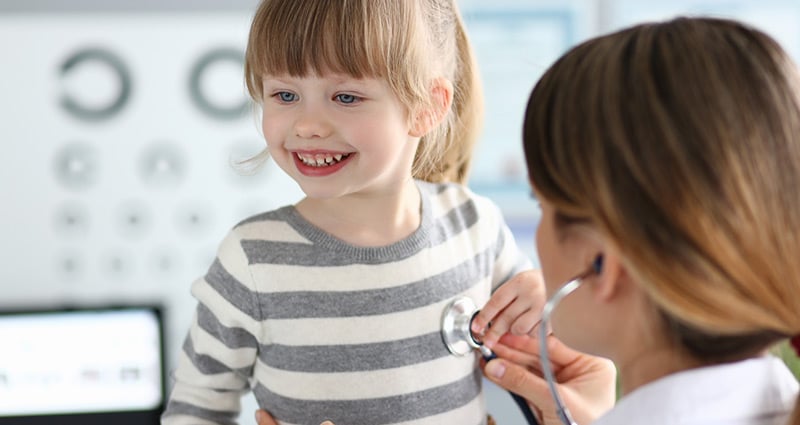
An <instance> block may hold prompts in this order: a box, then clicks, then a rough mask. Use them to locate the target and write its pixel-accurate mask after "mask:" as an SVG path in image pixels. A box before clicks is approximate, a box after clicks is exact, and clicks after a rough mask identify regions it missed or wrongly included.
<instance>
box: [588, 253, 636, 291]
mask: <svg viewBox="0 0 800 425" xmlns="http://www.w3.org/2000/svg"><path fill="white" fill-rule="evenodd" d="M592 270H593V271H594V276H593V279H592V282H593V284H592V286H593V287H594V288H595V290H594V292H595V294H596V296H597V297H599V298H600V299H601V300H609V299H611V298H613V297H614V296H615V295H616V294H618V293H619V291H620V290H622V289H623V288H624V286H625V285H627V284H628V280H629V279H628V274H627V272H626V270H625V267H624V265H623V264H622V261H621V258H620V257H619V256H617V255H614V254H613V253H607V252H606V253H602V254H598V255H597V256H596V257H595V259H594V260H593V261H592Z"/></svg>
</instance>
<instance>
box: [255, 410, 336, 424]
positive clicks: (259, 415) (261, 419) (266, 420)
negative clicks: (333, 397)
mask: <svg viewBox="0 0 800 425" xmlns="http://www.w3.org/2000/svg"><path fill="white" fill-rule="evenodd" d="M256 423H257V424H258V425H278V423H277V422H275V419H273V418H272V416H271V415H270V414H269V413H267V411H266V410H256ZM320 425H333V422H331V421H325V422H323V423H321V424H320Z"/></svg>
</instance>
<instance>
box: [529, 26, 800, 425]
mask: <svg viewBox="0 0 800 425" xmlns="http://www.w3.org/2000/svg"><path fill="white" fill-rule="evenodd" d="M523 133H524V134H523V138H524V148H525V154H526V159H527V165H528V170H529V177H530V179H531V182H532V184H533V185H534V186H535V188H536V190H537V192H538V193H539V195H540V196H542V197H544V198H546V199H547V200H548V201H550V202H552V203H553V205H554V207H555V208H556V210H557V211H558V213H559V214H562V215H564V216H566V217H568V218H572V219H574V220H578V221H581V222H587V223H591V224H592V225H593V226H595V227H596V228H597V229H599V230H600V232H602V233H603V234H605V235H606V236H607V237H608V238H609V239H610V240H611V241H612V242H613V243H614V244H615V245H616V247H618V249H619V250H620V251H621V254H622V258H623V259H624V260H623V261H625V265H626V267H627V269H628V271H629V272H630V273H631V275H632V276H633V277H634V279H635V280H636V281H637V282H638V283H640V284H641V286H642V287H643V289H644V290H645V291H646V293H647V294H648V295H649V297H650V298H651V300H652V301H653V304H654V305H655V306H656V308H657V309H658V310H659V313H660V316H661V317H662V318H663V319H664V324H665V327H664V329H665V332H667V335H671V336H672V337H674V340H675V341H676V343H677V344H679V346H680V347H682V348H683V349H684V350H685V352H686V353H688V354H690V355H691V356H693V357H694V358H696V359H698V360H700V361H701V362H704V363H706V364H713V363H718V362H724V361H729V360H736V359H741V358H746V357H750V356H754V355H757V354H758V353H760V352H762V351H763V350H765V349H767V348H769V347H770V346H771V345H773V344H775V343H776V342H779V341H781V340H784V339H786V338H788V337H793V336H795V335H798V334H800V261H799V260H798V259H799V258H800V77H799V76H798V72H797V68H796V67H795V65H794V64H793V63H792V61H791V59H790V58H789V57H788V55H787V54H786V52H784V51H783V50H782V49H781V47H780V46H779V45H778V43H777V42H775V41H774V40H773V39H772V38H770V37H769V36H767V35H766V34H764V33H763V32H760V31H758V30H755V29H753V28H750V27H747V26H745V25H743V24H741V23H737V22H734V21H729V20H722V19H712V18H678V19H675V20H672V21H669V22H664V23H654V24H643V25H639V26H636V27H632V28H630V29H626V30H622V31H619V32H616V33H613V34H609V35H606V36H602V37H599V38H596V39H593V40H590V41H588V42H586V43H584V44H581V45H579V46H577V47H575V48H574V49H573V50H571V51H570V52H568V53H567V54H566V55H565V56H563V57H562V58H561V59H559V60H558V61H557V62H556V63H555V64H554V65H553V67H551V68H550V69H549V70H548V71H547V72H546V73H545V75H544V76H543V77H542V78H541V79H540V81H539V82H538V83H537V85H536V87H535V89H534V91H533V93H532V94H531V98H530V101H529V103H528V109H527V111H526V117H525V125H524V131H523ZM791 423H792V424H800V414H799V413H798V407H797V404H796V405H795V411H794V413H793V415H792V422H791Z"/></svg>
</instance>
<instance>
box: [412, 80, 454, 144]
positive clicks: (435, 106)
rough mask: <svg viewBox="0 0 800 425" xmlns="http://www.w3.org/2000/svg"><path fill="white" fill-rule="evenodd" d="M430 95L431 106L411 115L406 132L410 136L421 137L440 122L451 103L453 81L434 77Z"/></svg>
mask: <svg viewBox="0 0 800 425" xmlns="http://www.w3.org/2000/svg"><path fill="white" fill-rule="evenodd" d="M431 97H432V99H433V102H432V103H431V107H430V108H425V109H422V110H421V111H419V112H418V113H417V115H416V116H415V117H413V121H412V123H411V130H410V131H409V133H408V134H409V135H410V136H412V137H422V136H424V135H426V134H428V132H430V131H431V130H433V129H434V128H435V127H436V126H437V125H439V124H441V123H442V121H443V120H444V118H445V117H446V116H447V113H448V112H449V111H450V106H451V105H452V104H453V83H452V82H450V80H448V79H446V78H437V79H435V80H434V81H433V85H432V86H431Z"/></svg>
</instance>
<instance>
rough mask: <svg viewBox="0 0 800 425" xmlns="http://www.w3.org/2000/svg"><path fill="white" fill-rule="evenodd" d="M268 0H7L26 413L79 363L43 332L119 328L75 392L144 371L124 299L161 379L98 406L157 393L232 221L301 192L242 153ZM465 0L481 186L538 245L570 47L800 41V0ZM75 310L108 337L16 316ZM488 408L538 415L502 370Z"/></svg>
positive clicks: (95, 341)
mask: <svg viewBox="0 0 800 425" xmlns="http://www.w3.org/2000/svg"><path fill="white" fill-rule="evenodd" d="M256 4H257V0H226V1H218V0H202V1H197V0H194V1H190V0H160V1H157V0H148V1H142V0H136V1H134V0H115V1H108V0H72V1H69V2H65V1H62V0H0V55H1V56H0V140H2V159H3V165H2V166H0V193H2V196H3V199H4V202H3V206H2V208H0V215H1V217H2V219H1V220H0V235H2V237H1V238H0V255H1V256H2V257H1V258H2V260H1V261H2V267H0V310H2V311H3V312H6V313H7V312H14V313H16V314H15V315H13V316H8V317H12V318H14V319H16V320H17V321H9V320H8V319H6V320H5V321H3V320H2V319H0V338H3V340H2V341H0V346H2V347H3V348H2V349H1V350H0V351H4V352H5V353H6V354H5V357H3V354H0V422H3V417H9V416H13V415H22V414H38V413H63V412H62V410H63V406H61V407H59V406H56V407H54V406H53V405H52V403H50V401H48V400H46V399H50V397H49V395H50V394H52V395H56V394H59V393H63V392H64V390H67V391H68V390H69V388H71V387H68V386H66V385H67V384H68V382H67V381H68V380H67V379H66V378H64V377H65V376H67V374H70V373H74V371H69V370H61V369H59V368H58V367H56V366H53V367H48V368H37V366H36V364H34V363H31V364H30V365H29V367H27V368H24V371H25V372H24V373H22V372H20V371H21V370H23V369H20V368H19V366H18V364H19V363H13V362H19V361H25V360H26V359H27V360H30V361H32V360H31V359H36V361H41V362H49V363H51V364H52V363H53V362H57V359H53V358H50V359H49V360H46V357H44V358H41V359H40V358H39V357H36V356H35V355H31V353H33V352H34V351H35V349H39V348H40V349H46V350H49V352H50V353H52V352H54V351H55V352H63V351H64V350H77V351H75V353H74V355H75V356H76V358H81V354H80V353H81V352H86V353H91V352H96V351H97V350H108V346H109V344H111V346H112V347H116V350H114V349H112V350H110V351H104V353H106V354H105V355H104V358H105V359H107V360H108V359H110V360H109V361H108V365H106V366H105V369H102V368H99V369H98V368H95V369H96V370H94V372H95V373H90V374H87V373H83V375H81V376H79V377H78V378H76V379H73V380H69V384H70V385H72V384H75V383H76V382H78V385H79V387H78V391H80V390H81V389H83V390H87V389H91V388H110V387H113V388H116V389H117V390H120V391H123V392H122V393H121V394H125V393H124V391H125V389H126V388H134V387H131V386H130V385H132V384H130V382H134V381H136V379H131V376H132V375H131V374H128V375H127V380H123V379H122V378H121V376H122V375H124V374H116V375H114V374H113V373H111V372H109V371H111V370H116V369H114V368H117V369H118V368H120V367H122V366H120V365H122V363H124V362H128V363H126V364H130V363H131V361H133V362H134V363H135V362H136V360H135V359H134V360H131V359H129V357H130V356H125V353H126V352H130V350H131V348H130V347H128V345H130V344H128V345H126V344H117V343H110V342H109V341H110V340H109V339H108V338H110V335H112V334H113V333H114V332H113V330H108V329H106V328H107V327H105V328H103V327H102V326H100V327H98V326H99V325H98V323H97V322H103V321H105V322H106V323H108V321H107V320H106V319H107V318H108V316H104V315H102V314H99V313H108V311H106V309H108V308H112V309H114V308H117V307H123V309H124V308H128V307H131V306H134V307H137V306H138V307H142V309H141V310H142V311H145V312H150V313H152V312H154V311H155V313H152V314H145V316H147V317H149V318H148V319H145V320H144V321H142V322H141V323H139V324H138V325H131V326H132V327H126V326H128V325H126V324H125V323H128V322H126V321H125V320H122V322H120V323H122V324H120V327H119V328H116V329H129V332H130V333H129V334H126V335H135V336H131V338H130V340H131V341H133V340H134V339H136V340H137V341H139V345H138V346H137V348H136V349H137V350H143V351H147V350H148V349H150V350H151V354H152V353H156V356H155V357H152V356H150V357H147V356H145V357H147V360H146V362H145V363H146V364H142V365H139V366H141V367H140V369H137V371H138V372H137V374H134V375H135V376H134V377H139V378H142V376H144V375H147V374H150V375H147V376H150V378H149V380H147V382H148V384H146V385H144V387H142V386H141V385H139V386H138V387H135V388H137V390H136V391H144V392H145V393H147V392H148V391H150V393H149V394H147V395H143V396H141V397H139V399H141V400H143V401H142V402H140V403H133V404H132V405H128V404H125V403H123V402H119V403H116V402H114V401H113V400H112V401H109V402H107V403H106V404H103V405H100V406H94V405H88V404H87V406H86V407H85V409H84V410H87V411H94V410H92V409H95V410H97V411H115V410H137V409H157V408H158V406H160V403H161V402H162V400H161V397H162V396H163V394H161V393H162V391H163V390H164V388H163V387H164V385H166V387H167V388H166V389H167V390H168V386H169V380H168V378H167V379H166V384H162V383H161V381H160V379H161V377H162V376H168V373H169V371H170V370H171V368H172V367H173V366H174V360H175V359H176V358H177V352H178V350H179V348H180V345H181V343H182V341H183V338H184V335H185V332H186V330H187V328H188V326H189V322H190V320H191V317H192V314H193V309H194V301H193V299H192V298H191V297H190V295H189V285H190V284H191V282H192V281H193V280H194V279H195V278H197V277H199V276H201V275H203V274H204V273H205V271H206V270H207V268H208V266H209V265H210V262H211V260H212V259H213V256H214V253H215V251H216V247H217V244H218V243H219V241H220V240H221V238H222V237H223V236H224V234H225V233H226V232H227V231H228V229H229V228H230V227H231V226H233V225H234V224H235V223H236V222H238V221H239V220H240V219H242V218H244V217H246V216H248V215H250V214H252V213H255V212H258V211H263V210H268V209H273V208H276V207H278V206H281V205H284V204H287V203H292V202H295V201H296V200H298V199H299V197H300V196H301V192H300V191H299V189H298V188H297V186H296V185H295V184H294V183H293V182H292V181H291V180H290V179H288V178H287V177H286V176H284V175H283V173H282V172H281V171H280V170H278V169H277V168H276V167H274V166H273V164H271V163H267V164H266V166H265V167H263V168H262V169H261V170H260V171H259V172H258V173H256V174H254V175H252V176H242V175H240V174H237V173H236V172H235V171H234V170H233V168H232V167H231V165H230V164H231V162H232V161H236V160H239V159H243V158H246V157H248V156H250V155H253V154H255V153H256V152H258V151H260V150H261V148H262V147H263V145H264V142H263V140H262V139H261V136H260V135H259V131H258V128H257V126H258V124H257V120H256V117H255V116H254V114H253V110H252V108H251V106H250V104H249V103H248V98H247V96H246V93H245V89H244V85H243V80H242V57H243V52H244V48H245V43H246V35H247V31H248V28H249V22H250V19H251V15H252V13H253V11H254V9H255V6H256ZM460 5H461V8H462V11H463V12H464V15H465V18H466V20H467V26H468V31H469V32H470V34H471V37H472V41H473V43H474V45H475V48H476V50H477V54H478V60H479V64H480V66H481V72H482V75H483V79H484V84H485V91H486V103H487V104H486V110H487V119H486V126H485V130H484V135H483V138H482V141H481V143H480V145H479V148H478V151H477V155H476V157H475V162H474V168H473V172H472V177H471V181H470V185H471V186H472V188H473V189H474V190H475V191H476V192H478V193H481V194H484V195H486V196H488V197H490V198H492V199H494V200H495V201H496V202H497V203H498V204H499V205H500V206H501V208H502V210H503V212H504V214H505V215H506V219H507V221H508V223H509V225H510V226H511V227H512V230H513V231H514V233H515V235H516V237H517V241H518V243H519V244H520V245H521V246H522V247H523V248H524V249H525V250H526V251H527V252H528V253H529V254H530V256H531V258H532V259H534V261H536V260H535V259H536V252H535V249H534V243H533V234H534V231H535V226H536V223H537V220H538V217H537V216H536V213H537V211H536V208H534V206H533V204H532V202H531V201H530V198H529V189H528V187H527V182H526V178H525V171H524V170H525V164H524V162H523V159H522V156H521V150H520V128H521V123H522V114H523V111H524V106H525V102H526V99H527V96H528V94H529V92H530V89H531V88H532V87H533V85H534V83H535V82H536V80H537V79H538V78H539V76H540V75H541V73H542V72H543V71H544V70H545V69H546V68H547V66H549V65H550V64H551V63H552V62H553V61H554V60H555V59H556V58H557V57H558V56H559V55H560V54H562V53H563V52H565V51H566V50H567V49H568V48H569V47H571V46H573V45H574V44H576V43H578V42H580V41H582V40H584V39H586V38H588V37H591V36H594V35H597V34H599V33H604V32H608V31H611V30H614V29H618V28H620V27H623V26H627V25H630V24H634V23H638V22H641V21H647V20H656V19H663V18H668V17H671V16H675V15H687V14H688V15H697V14H704V15H715V16H725V17H732V18H737V19H740V20H743V21H745V22H749V23H751V24H753V25H755V26H757V27H759V28H761V29H763V30H765V31H766V32H768V33H770V34H771V35H772V36H774V37H775V38H776V39H777V40H778V41H779V42H780V43H782V44H783V46H784V47H785V48H786V49H787V50H788V51H789V52H790V53H791V54H792V55H793V56H794V57H795V58H798V57H800V26H798V25H797V22H800V2H798V1H796V0H757V1H755V0H672V1H658V2H656V1H649V0H552V1H545V0H541V1H540V0H495V1H492V2H486V1H481V0H461V1H460ZM64 309H70V311H74V310H76V309H77V310H84V309H91V310H93V311H92V312H93V313H98V314H99V315H95V316H93V317H96V318H99V319H92V320H95V321H94V322H91V320H90V321H88V322H86V323H84V324H83V325H82V326H85V327H83V328H74V329H81V331H80V332H81V333H82V334H85V333H86V332H95V331H96V332H100V333H99V334H98V337H97V338H86V341H83V342H82V343H81V344H70V342H69V340H65V341H62V344H61V345H59V344H55V343H54V342H53V341H52V340H48V339H49V338H51V337H52V336H53V335H50V336H49V337H48V336H47V334H44V333H38V334H37V333H36V332H42V329H43V328H49V329H51V331H50V332H53V330H52V327H46V326H45V327H42V326H38V327H37V325H35V323H39V322H36V320H34V319H38V318H39V316H41V314H38V313H37V315H32V316H31V317H30V318H31V320H33V322H26V323H27V324H25V325H22V324H21V322H20V318H21V317H22V316H21V315H20V314H19V312H20V311H22V310H36V311H42V310H64ZM95 310H97V311H95ZM6 316H7V315H6ZM25 317H27V316H25ZM49 317H54V316H49ZM154 317H155V319H153V318H154ZM153 320H155V321H156V325H153ZM30 323H34V325H31V324H30ZM55 323H64V321H63V320H61V319H59V320H58V321H56V322H55ZM81 323H83V322H81ZM114 323H116V322H114ZM142 323H144V324H142ZM148 323H149V324H148ZM4 326H5V327H4ZM24 326H29V327H24ZM137 326H138V327H137ZM23 328H24V329H26V331H25V332H19V329H23ZM104 329H105V330H104ZM14 330H16V331H14ZM73 331H74V330H73ZM57 332H62V335H67V334H69V332H71V330H69V329H65V330H63V331H57ZM102 332H106V333H102ZM39 335H44V336H42V337H39ZM99 335H103V337H100V336H99ZM34 336H35V337H34ZM23 342H24V343H23ZM23 348H24V349H23ZM81 350H83V351H81ZM8 353H12V354H13V355H12V354H8ZM159 353H162V354H163V359H164V361H163V363H162V362H161V360H159V357H160V356H159V355H158V354H159ZM52 355H55V354H52ZM115 356H116V357H115ZM117 357H119V359H125V360H124V362H123V360H119V362H116V360H115V359H116V358H117ZM115 362H116V363H115ZM84 363H86V361H84ZM11 364H16V365H17V366H15V367H16V368H14V367H11V366H9V365H11ZM75 364H78V363H75ZM76 367H77V366H76ZM137 367H138V366H137ZM84 372H85V371H84ZM140 375H141V376H140ZM148 385H149V386H148ZM22 387H24V388H25V389H27V390H29V391H30V394H39V393H37V392H36V391H53V392H52V393H48V392H44V393H41V394H46V395H48V396H47V397H41V398H42V400H41V403H39V402H36V403H30V405H29V406H28V407H26V408H25V409H20V408H19V407H18V403H17V404H16V406H17V407H15V403H16V402H10V401H8V400H12V398H11V396H12V395H13V394H20V393H19V390H20V388H22ZM143 388H144V389H143ZM148 388H149V389H148ZM131 391H134V390H131ZM131 394H133V393H131ZM154 394H155V395H154ZM137 397H138V396H137ZM118 398H119V399H124V398H126V397H125V396H122V397H118ZM3 400H6V402H5V403H4V402H3ZM17 400H18V401H19V399H17ZM79 404H80V403H79ZM254 408H255V407H254V404H253V402H252V400H250V399H248V400H247V401H246V402H245V409H244V412H243V416H242V419H241V422H242V423H244V424H252V423H253V420H252V410H253V409H254ZM489 409H490V411H491V413H492V414H493V415H494V416H495V417H496V418H497V419H498V422H499V423H500V424H504V425H509V424H522V423H523V422H522V418H521V416H519V415H518V413H517V412H516V407H515V406H514V404H513V403H512V402H511V400H510V398H508V396H507V395H506V394H505V393H504V392H501V391H499V390H497V389H496V388H490V389H489Z"/></svg>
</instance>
